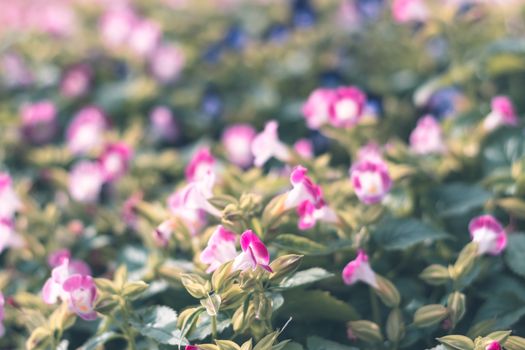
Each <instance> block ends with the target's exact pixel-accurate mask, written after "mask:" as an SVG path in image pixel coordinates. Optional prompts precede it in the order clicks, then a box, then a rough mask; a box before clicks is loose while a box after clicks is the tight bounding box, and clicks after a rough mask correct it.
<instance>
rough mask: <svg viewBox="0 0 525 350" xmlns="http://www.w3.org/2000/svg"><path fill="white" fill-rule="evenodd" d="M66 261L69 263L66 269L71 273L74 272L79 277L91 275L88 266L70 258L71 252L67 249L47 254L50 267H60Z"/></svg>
mask: <svg viewBox="0 0 525 350" xmlns="http://www.w3.org/2000/svg"><path fill="white" fill-rule="evenodd" d="M66 260H67V261H69V265H68V267H69V269H70V270H71V271H74V272H75V273H79V274H81V275H90V274H91V269H90V268H89V266H88V264H86V263H85V262H84V261H82V260H78V259H72V258H71V252H70V251H69V249H59V250H57V251H54V252H53V253H51V254H49V256H48V257H47V263H48V265H49V266H50V267H57V266H60V265H62V264H63V263H64V261H66Z"/></svg>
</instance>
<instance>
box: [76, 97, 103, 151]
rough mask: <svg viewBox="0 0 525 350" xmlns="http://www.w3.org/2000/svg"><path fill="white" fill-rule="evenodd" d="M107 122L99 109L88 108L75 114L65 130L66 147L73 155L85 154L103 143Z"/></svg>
mask: <svg viewBox="0 0 525 350" xmlns="http://www.w3.org/2000/svg"><path fill="white" fill-rule="evenodd" d="M106 127H107V120H106V117H105V116H104V114H103V113H102V111H101V110H100V108H98V107H95V106H88V107H84V108H82V109H81V110H80V111H78V112H77V114H76V115H75V117H74V118H73V120H72V121H71V122H70V123H69V126H68V128H67V130H66V139H67V146H68V148H69V150H70V151H71V152H72V153H73V154H85V153H88V152H90V151H91V150H93V149H95V148H97V147H100V146H101V145H102V143H103V142H104V131H105V130H106Z"/></svg>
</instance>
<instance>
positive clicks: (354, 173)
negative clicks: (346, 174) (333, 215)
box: [350, 159, 392, 204]
mask: <svg viewBox="0 0 525 350" xmlns="http://www.w3.org/2000/svg"><path fill="white" fill-rule="evenodd" d="M350 181H351V183H352V186H353V187H354V191H355V194H356V195H357V197H358V198H359V200H360V201H361V202H363V203H365V204H375V203H379V202H381V200H382V199H383V198H384V197H385V195H386V194H387V193H388V192H389V191H390V188H391V187H392V179H391V178H390V175H389V173H388V168H387V166H386V164H385V163H384V162H383V161H377V160H374V159H372V160H366V159H365V160H362V161H358V162H357V163H356V164H354V165H353V166H352V167H351V168H350Z"/></svg>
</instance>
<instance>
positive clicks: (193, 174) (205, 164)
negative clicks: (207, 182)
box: [185, 147, 215, 181]
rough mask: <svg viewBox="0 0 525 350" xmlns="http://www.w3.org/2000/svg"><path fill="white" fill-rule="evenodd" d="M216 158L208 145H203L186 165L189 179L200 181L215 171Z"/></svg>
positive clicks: (186, 173) (187, 178)
mask: <svg viewBox="0 0 525 350" xmlns="http://www.w3.org/2000/svg"><path fill="white" fill-rule="evenodd" d="M214 168H215V158H214V157H213V155H212V154H211V152H210V149H209V148H208V147H202V148H200V149H199V150H197V152H195V154H194V155H193V157H192V158H191V160H190V162H189V163H188V165H187V166H186V170H185V175H186V180H188V181H199V180H201V179H204V178H206V177H209V174H210V173H214Z"/></svg>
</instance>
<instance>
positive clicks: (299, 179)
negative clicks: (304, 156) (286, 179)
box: [284, 165, 324, 209]
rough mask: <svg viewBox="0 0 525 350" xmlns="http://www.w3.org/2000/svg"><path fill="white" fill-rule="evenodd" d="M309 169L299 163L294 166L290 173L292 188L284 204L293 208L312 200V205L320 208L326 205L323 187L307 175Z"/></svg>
mask: <svg viewBox="0 0 525 350" xmlns="http://www.w3.org/2000/svg"><path fill="white" fill-rule="evenodd" d="M307 173H308V170H307V169H306V168H305V167H303V166H301V165H299V166H297V167H295V168H294V170H293V171H292V173H291V175H290V182H291V183H292V186H293V188H292V190H290V191H289V192H288V195H287V196H286V200H285V202H284V206H285V208H286V209H291V208H295V207H297V206H299V205H300V204H301V203H303V202H304V201H308V202H311V203H312V205H313V206H314V207H315V208H317V209H319V208H321V207H322V206H323V205H324V200H323V194H322V191H321V187H319V186H318V185H316V184H315V183H314V182H313V181H312V179H310V177H309V176H308V175H307Z"/></svg>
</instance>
